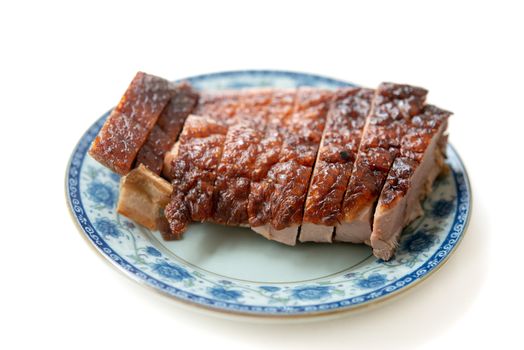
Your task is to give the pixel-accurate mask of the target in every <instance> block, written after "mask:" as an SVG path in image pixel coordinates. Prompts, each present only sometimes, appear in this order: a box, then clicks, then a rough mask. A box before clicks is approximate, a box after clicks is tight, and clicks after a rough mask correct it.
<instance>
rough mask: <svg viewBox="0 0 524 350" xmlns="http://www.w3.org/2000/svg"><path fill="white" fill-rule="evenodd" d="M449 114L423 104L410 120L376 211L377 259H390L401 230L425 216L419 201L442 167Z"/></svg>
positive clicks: (373, 242) (374, 239) (374, 240)
mask: <svg viewBox="0 0 524 350" xmlns="http://www.w3.org/2000/svg"><path fill="white" fill-rule="evenodd" d="M450 115H451V113H449V112H447V111H444V110H442V109H439V108H437V107H435V106H431V105H426V106H425V107H424V110H423V111H422V113H421V114H419V115H417V116H415V117H413V118H412V119H411V123H410V126H409V129H408V130H407V132H406V134H405V135H404V137H403V138H402V142H401V145H400V154H399V156H398V157H397V158H396V159H395V161H394V163H393V166H392V167H391V169H390V171H389V174H388V177H387V179H386V182H385V184H384V187H383V188H382V192H381V194H380V198H379V201H378V204H377V208H376V210H375V216H374V221H373V232H372V234H371V238H370V241H371V246H372V248H373V254H374V255H375V256H376V257H378V258H381V259H383V260H389V259H390V258H391V257H392V256H393V254H394V253H395V250H396V247H397V245H398V240H399V237H400V234H401V232H402V229H403V228H404V227H405V226H406V225H408V224H409V223H410V222H411V221H413V220H414V219H416V218H417V217H418V216H420V215H422V214H423V213H424V211H423V209H422V206H421V201H422V200H423V199H424V197H425V196H426V195H427V194H428V193H429V192H431V186H432V184H433V182H434V181H435V179H436V177H437V176H438V175H439V174H440V173H441V171H442V169H443V167H444V154H445V147H446V141H447V136H446V135H445V134H444V132H445V130H446V127H447V120H448V118H449V116H450Z"/></svg>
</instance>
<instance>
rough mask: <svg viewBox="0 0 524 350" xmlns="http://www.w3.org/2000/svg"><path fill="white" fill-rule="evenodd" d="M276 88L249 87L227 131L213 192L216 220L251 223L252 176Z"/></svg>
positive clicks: (229, 223)
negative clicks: (249, 203) (236, 122)
mask: <svg viewBox="0 0 524 350" xmlns="http://www.w3.org/2000/svg"><path fill="white" fill-rule="evenodd" d="M271 96H272V92H271V91H268V90H255V91H247V92H245V93H243V94H242V96H241V98H240V103H239V106H238V108H236V112H235V115H234V118H235V119H237V120H238V124H235V125H233V126H231V127H230V128H229V130H228V133H227V135H226V141H225V143H224V150H223V153H222V159H221V160H220V165H219V167H218V169H217V179H216V181H215V192H214V194H213V201H214V209H213V211H214V215H213V221H215V222H218V223H221V224H226V225H245V224H247V223H248V211H247V207H248V200H249V191H250V183H251V177H252V173H253V169H254V166H255V162H256V159H257V155H258V152H259V143H260V141H261V140H262V138H263V136H264V132H263V131H264V129H265V128H266V124H267V117H268V113H269V106H270V104H271V100H272V99H271Z"/></svg>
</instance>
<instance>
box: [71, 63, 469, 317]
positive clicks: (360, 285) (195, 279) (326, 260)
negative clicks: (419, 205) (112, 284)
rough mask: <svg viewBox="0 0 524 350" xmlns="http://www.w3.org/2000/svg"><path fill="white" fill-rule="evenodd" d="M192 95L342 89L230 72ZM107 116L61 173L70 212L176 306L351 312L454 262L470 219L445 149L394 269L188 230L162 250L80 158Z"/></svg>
mask: <svg viewBox="0 0 524 350" xmlns="http://www.w3.org/2000/svg"><path fill="white" fill-rule="evenodd" d="M188 80H189V81H190V82H191V83H192V84H193V85H194V86H195V87H197V88H199V89H213V90H217V89H240V88H246V87H260V86H272V87H295V86H303V85H308V86H316V87H327V88H336V87H340V86H348V85H351V84H349V83H345V82H342V81H338V80H334V79H329V78H325V77H320V76H316V75H309V74H301V73H291V72H281V71H237V72H223V73H215V74H208V75H201V76H196V77H192V78H189V79H188ZM108 114H109V112H107V113H106V114H104V115H103V116H102V117H101V118H100V119H98V121H97V122H96V123H95V124H94V125H93V126H92V127H91V128H90V129H89V130H88V131H87V132H86V133H85V134H84V135H83V136H82V138H81V139H80V141H79V143H78V145H77V147H76V148H75V150H74V152H73V155H72V157H71V160H70V164H69V165H68V169H67V178H66V191H67V199H68V201H69V206H70V208H71V211H72V213H73V216H74V218H75V220H76V221H77V223H78V224H79V227H80V228H81V231H82V233H83V234H84V235H85V236H86V237H87V238H88V240H89V241H90V242H91V243H92V244H93V245H94V246H95V248H96V249H97V250H98V251H99V252H100V253H101V254H102V255H103V256H104V257H106V258H107V259H109V260H110V261H111V262H112V263H113V264H115V265H116V266H117V267H118V268H120V270H121V271H122V272H123V273H125V274H126V275H128V276H129V277H131V278H133V279H135V280H138V281H140V282H143V283H144V284H146V285H148V286H150V287H152V288H154V289H157V290H159V291H161V292H163V293H165V294H167V295H169V296H172V297H173V298H175V299H178V300H181V301H185V302H188V303H190V304H191V305H195V306H203V307H206V308H208V309H213V310H215V311H223V312H230V313H237V314H248V315H256V316H284V315H285V316H305V315H309V316H310V315H320V314H325V313H331V312H335V311H342V310H350V309H355V308H357V307H359V306H362V305H366V304H369V303H373V302H376V301H379V300H381V299H384V298H386V297H388V296H391V295H394V294H396V293H398V292H400V291H402V290H405V289H406V288H408V287H409V286H411V285H413V284H415V283H417V282H419V281H420V280H422V279H423V278H425V277H426V276H427V275H429V274H430V273H432V272H434V271H435V270H436V269H437V268H438V267H439V265H441V264H443V263H444V262H445V260H446V258H447V257H448V256H449V255H450V254H451V253H452V252H453V250H454V249H455V248H456V246H457V244H458V243H459V242H460V239H461V238H462V235H463V234H464V230H465V227H466V222H467V220H468V217H469V212H470V195H471V194H470V187H469V183H468V179H467V174H466V171H465V169H464V166H463V164H462V162H461V160H460V158H459V157H458V155H457V153H456V151H455V150H454V149H453V148H452V147H451V146H448V149H447V155H448V159H447V163H448V164H449V166H450V168H451V172H449V174H447V175H445V176H443V177H442V178H440V179H438V180H437V182H436V183H435V185H434V190H433V193H432V194H431V196H430V197H429V198H427V200H426V201H425V202H424V209H425V215H424V216H423V217H422V218H420V219H418V220H416V221H415V222H413V223H412V224H411V225H410V226H409V227H407V228H406V229H405V230H404V232H403V235H402V238H401V241H400V246H399V249H398V251H397V254H396V256H395V258H394V259H392V260H391V261H388V262H384V261H382V260H377V259H376V258H375V257H373V255H372V254H371V249H370V248H369V247H367V246H364V245H353V244H344V243H336V244H314V243H305V244H298V245H297V246H295V247H288V246H285V245H283V244H279V243H276V242H272V241H268V240H266V239H265V238H263V237H261V236H259V235H257V234H255V233H253V232H251V231H250V230H249V229H245V228H229V227H221V226H218V225H213V224H193V225H192V226H191V227H190V229H189V230H188V231H187V232H186V233H185V235H184V238H183V239H182V240H180V241H172V242H166V241H163V240H162V238H161V236H160V234H159V233H158V232H151V231H149V230H147V229H145V228H143V227H140V226H138V225H136V224H135V223H133V222H132V221H130V220H128V219H127V218H125V217H123V216H121V215H118V214H117V213H116V212H115V207H116V202H117V198H118V191H119V176H118V175H116V174H114V173H112V172H111V171H109V170H108V169H106V168H104V167H102V166H101V165H99V164H98V163H97V162H95V161H94V160H93V159H92V158H91V157H90V156H89V155H87V150H88V148H89V146H90V145H91V142H92V141H93V139H94V137H95V135H96V134H97V133H98V130H99V129H100V128H101V126H102V124H103V123H104V120H105V119H106V117H107V116H108Z"/></svg>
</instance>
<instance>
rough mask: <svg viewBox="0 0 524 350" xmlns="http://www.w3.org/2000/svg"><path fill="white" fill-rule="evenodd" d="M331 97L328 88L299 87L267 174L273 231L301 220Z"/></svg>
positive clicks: (331, 93)
mask: <svg viewBox="0 0 524 350" xmlns="http://www.w3.org/2000/svg"><path fill="white" fill-rule="evenodd" d="M332 97H333V92H331V91H327V90H319V89H310V88H304V89H299V90H298V93H297V101H296V103H295V109H294V111H293V114H292V115H291V117H290V118H289V120H288V122H287V124H286V125H285V131H284V132H283V133H282V136H283V143H282V148H281V151H280V155H279V161H278V163H277V164H275V165H274V166H273V167H272V168H271V170H270V172H269V174H268V176H269V178H271V179H272V181H273V184H274V188H273V192H272V193H271V196H270V202H271V204H270V205H271V220H270V223H271V226H272V227H273V228H274V229H275V230H282V229H284V228H286V227H290V226H292V225H300V224H301V222H302V216H303V213H304V203H305V200H306V195H307V190H308V187H309V179H310V177H311V173H312V171H313V165H314V163H315V159H316V157H317V151H318V146H319V144H320V139H321V138H322V132H323V130H324V125H325V122H326V115H327V111H328V109H329V105H330V102H331V99H332Z"/></svg>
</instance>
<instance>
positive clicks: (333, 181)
mask: <svg viewBox="0 0 524 350" xmlns="http://www.w3.org/2000/svg"><path fill="white" fill-rule="evenodd" d="M373 94H374V91H373V90H371V89H364V88H343V89H339V90H337V91H336V93H335V96H334V99H333V102H332V104H331V107H330V109H329V112H328V116H327V121H326V126H325V129H324V134H323V136H322V141H321V144H320V148H319V152H318V155H317V161H316V163H315V169H314V171H313V175H312V178H311V183H310V186H309V191H308V195H307V199H306V205H305V208H304V218H303V223H302V228H301V230H300V238H299V239H300V241H301V242H307V241H314V242H331V241H332V236H333V234H332V233H333V227H334V226H335V224H337V219H338V215H339V214H340V210H341V206H342V200H343V199H344V193H345V192H346V187H347V184H348V180H349V176H350V175H351V170H352V168H353V162H354V161H355V158H356V155H357V151H358V147H359V145H360V137H361V135H362V129H363V127H364V124H365V120H366V117H367V115H368V113H369V110H370V107H371V100H372V98H373Z"/></svg>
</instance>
